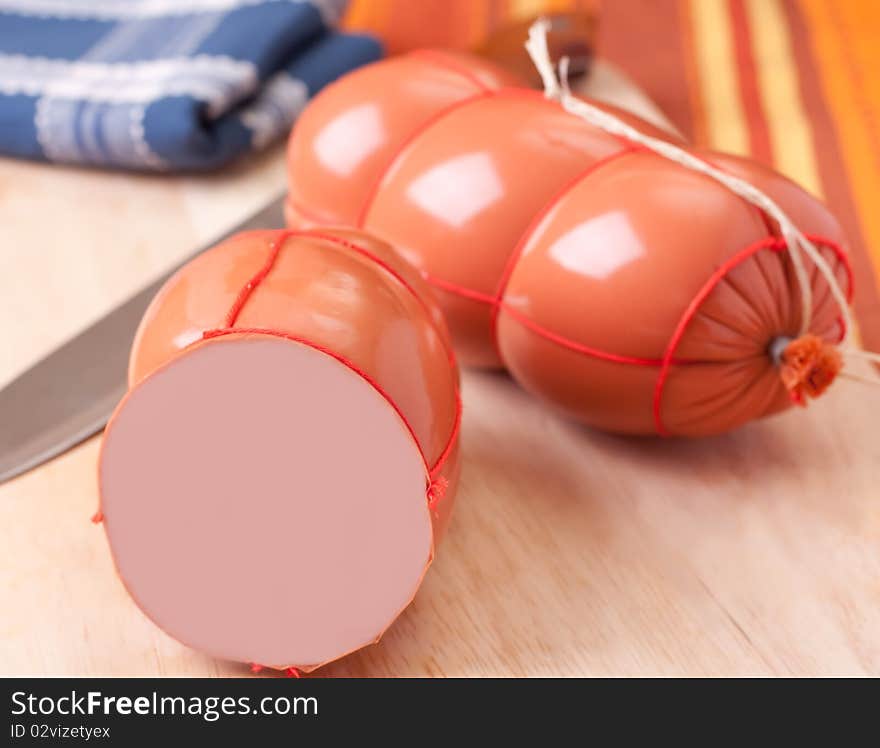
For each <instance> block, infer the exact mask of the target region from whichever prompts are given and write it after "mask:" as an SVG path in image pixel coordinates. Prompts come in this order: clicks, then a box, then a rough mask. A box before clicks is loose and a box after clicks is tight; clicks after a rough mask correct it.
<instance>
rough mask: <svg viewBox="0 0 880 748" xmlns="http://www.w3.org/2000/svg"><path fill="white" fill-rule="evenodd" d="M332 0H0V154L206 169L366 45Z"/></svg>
mask: <svg viewBox="0 0 880 748" xmlns="http://www.w3.org/2000/svg"><path fill="white" fill-rule="evenodd" d="M344 5H345V0H0V153H5V154H9V155H11V156H19V157H22V158H32V159H41V160H46V161H55V162H61V163H75V164H91V165H95V166H101V167H115V168H125V169H136V170H154V171H155V170H159V171H166V170H173V171H179V170H200V169H213V168H215V167H218V166H221V165H223V164H225V163H228V162H229V161H231V160H232V159H234V158H236V157H237V156H239V155H241V154H243V153H245V152H247V151H250V150H253V149H258V148H261V147H262V146H264V145H266V144H268V143H270V142H272V141H273V140H276V139H278V138H279V137H282V136H284V135H285V134H286V133H287V132H288V130H289V129H290V125H291V123H292V122H293V120H294V118H295V117H296V115H297V113H298V112H299V111H300V110H301V109H302V107H303V106H304V105H305V103H306V102H307V101H308V99H309V97H310V96H312V95H313V94H314V93H315V92H316V91H318V90H319V89H320V88H321V87H322V86H324V85H326V84H327V83H329V82H331V81H332V80H334V79H335V78H337V77H339V76H340V75H342V74H343V73H345V72H346V71H348V70H350V69H352V68H354V67H356V66H358V65H361V64H364V63H366V62H369V61H371V60H374V59H376V58H378V57H379V55H380V48H379V46H378V44H377V43H376V42H375V41H374V40H372V39H370V38H368V37H360V36H353V35H346V34H340V33H336V32H334V31H332V27H333V24H334V22H335V21H336V20H337V18H338V16H339V14H340V13H341V12H342V10H343V6H344Z"/></svg>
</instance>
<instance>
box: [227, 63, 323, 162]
mask: <svg viewBox="0 0 880 748" xmlns="http://www.w3.org/2000/svg"><path fill="white" fill-rule="evenodd" d="M308 98H309V89H308V87H307V86H306V84H305V83H303V82H302V81H301V80H298V79H297V78H294V77H293V76H291V75H289V74H288V73H285V72H281V73H276V74H275V75H273V76H272V77H271V78H270V79H269V80H268V81H267V82H266V85H265V86H264V87H263V89H262V90H261V91H260V93H259V94H258V95H257V97H256V98H255V99H254V101H253V103H251V104H249V105H248V106H247V108H246V109H244V111H242V112H241V114H240V115H239V118H240V119H241V122H242V124H243V125H244V126H245V127H247V128H248V129H249V130H250V131H251V133H252V134H251V143H253V145H254V147H255V148H262V147H263V146H264V145H266V144H268V143H270V142H271V141H272V140H274V139H275V138H276V137H277V136H278V135H281V134H282V133H284V132H285V131H286V130H287V129H288V128H289V127H290V122H291V121H292V120H293V119H294V118H295V117H296V115H298V114H299V113H300V112H301V111H302V109H303V107H304V106H305V105H306V102H307V101H308Z"/></svg>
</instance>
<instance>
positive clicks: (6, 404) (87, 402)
mask: <svg viewBox="0 0 880 748" xmlns="http://www.w3.org/2000/svg"><path fill="white" fill-rule="evenodd" d="M283 206H284V194H281V195H280V196H278V197H276V198H275V199H273V200H272V201H271V202H269V203H267V204H266V205H265V206H264V207H263V208H261V209H260V210H259V211H257V212H256V213H254V214H253V215H251V216H250V217H249V218H246V219H245V220H244V221H242V222H241V223H239V224H238V225H236V226H234V227H233V228H231V229H230V230H229V231H227V232H226V233H224V234H223V235H222V236H219V237H217V238H216V239H215V240H214V241H212V242H210V243H209V244H207V245H205V246H204V247H202V248H200V249H199V250H198V252H202V251H203V250H205V249H207V248H208V247H210V246H213V245H214V244H217V243H218V242H220V241H223V240H224V239H226V238H228V237H230V236H232V235H233V234H237V233H238V232H239V231H249V230H251V229H267V228H279V227H281V226H283V225H284V209H283ZM198 252H194V253H193V254H192V255H190V256H189V257H187V258H185V260H184V261H183V262H181V263H179V264H178V265H177V266H176V267H174V268H172V269H171V270H169V271H168V272H167V273H165V274H164V275H163V276H162V277H161V278H157V279H156V280H154V281H153V282H152V283H150V285H148V286H147V287H146V288H144V289H143V290H141V291H139V292H138V293H137V294H135V295H134V296H132V297H131V298H130V299H128V301H125V302H124V303H122V304H120V305H119V306H118V307H116V308H115V309H113V310H112V311H111V312H110V313H109V314H107V315H105V316H104V317H103V318H101V319H100V320H98V321H97V322H95V324H93V325H92V326H91V327H89V328H87V329H86V330H84V331H83V332H81V333H79V335H77V336H76V337H75V338H73V339H71V340H69V341H68V342H67V343H65V344H64V345H62V346H61V347H60V348H58V349H56V350H55V351H54V352H52V353H50V354H49V355H48V356H46V358H44V359H43V360H41V361H38V362H37V363H36V364H34V365H33V366H32V367H31V368H30V369H28V370H27V371H25V372H24V373H22V374H21V375H20V376H19V377H18V378H17V379H14V380H13V381H12V382H11V383H10V384H8V385H7V386H6V387H5V388H4V389H2V390H0V483H3V482H4V481H7V480H9V479H10V478H13V477H15V476H16V475H19V474H20V473H23V472H25V471H26V470H30V469H31V468H33V467H36V466H37V465H39V464H41V463H43V462H45V461H46V460H49V459H51V458H52V457H55V456H56V455H58V454H60V453H61V452H64V451H65V450H67V449H70V448H71V447H72V446H74V445H76V444H78V443H79V442H81V441H82V440H83V439H86V438H88V437H89V436H91V435H92V434H94V433H96V432H98V431H100V430H101V429H102V428H104V425H105V424H106V423H107V419H108V418H109V417H110V414H111V413H112V412H113V409H114V408H115V407H116V404H117V403H118V402H119V400H120V398H121V397H122V396H123V395H124V394H125V391H126V389H127V386H126V370H127V367H128V353H129V349H130V348H131V343H132V339H133V338H134V333H135V330H136V329H137V326H138V322H140V319H141V317H142V316H143V314H144V312H145V311H146V309H147V306H148V305H149V303H150V300H151V299H152V298H153V296H155V295H156V292H157V291H158V290H159V288H161V286H162V284H163V283H164V282H165V281H166V280H168V278H169V277H170V276H171V275H172V274H173V273H174V272H175V271H176V270H177V269H178V268H179V267H180V266H181V265H183V264H184V262H186V261H187V260H189V259H190V258H191V257H193V256H195V255H196V254H198Z"/></svg>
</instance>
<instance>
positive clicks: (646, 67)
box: [600, 0, 880, 350]
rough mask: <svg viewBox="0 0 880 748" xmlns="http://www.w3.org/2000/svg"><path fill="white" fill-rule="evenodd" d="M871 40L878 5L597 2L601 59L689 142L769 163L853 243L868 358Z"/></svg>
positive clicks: (875, 311) (877, 333) (873, 163)
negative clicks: (826, 211) (819, 204)
mask: <svg viewBox="0 0 880 748" xmlns="http://www.w3.org/2000/svg"><path fill="white" fill-rule="evenodd" d="M878 37H880V3H878V2H876V1H875V0H615V2H613V3H611V2H608V3H605V5H604V6H603V17H602V20H601V25H600V49H601V52H602V54H604V55H605V56H607V57H609V58H611V59H612V60H613V61H614V62H616V63H618V64H619V65H621V66H622V67H623V68H625V69H626V70H627V71H628V72H629V73H630V75H632V76H633V77H634V78H635V79H636V80H637V81H639V82H640V83H641V84H642V85H643V86H644V87H645V88H646V89H647V90H648V93H649V94H651V95H652V96H653V97H654V99H655V100H656V101H657V102H658V104H659V105H660V106H661V107H662V108H663V109H664V110H665V111H666V112H667V114H669V116H670V117H671V118H672V119H673V121H674V122H675V123H676V124H677V125H678V126H679V127H680V128H681V129H682V131H683V132H685V133H686V134H687V135H689V136H690V137H691V138H692V139H693V140H694V142H696V143H697V144H699V145H704V146H709V147H712V148H718V149H721V150H729V151H734V152H738V153H744V154H749V155H751V156H752V157H754V158H756V159H758V160H761V161H764V162H766V163H769V164H771V165H773V166H774V167H775V168H777V169H779V170H780V171H781V172H783V173H784V174H787V175H788V176H790V177H791V178H793V179H795V180H796V181H798V182H799V183H800V184H802V185H803V186H804V187H806V188H807V189H808V190H810V191H811V192H813V193H814V194H816V195H818V196H819V197H821V198H823V199H824V200H825V201H826V202H827V203H828V205H829V206H830V207H831V209H832V210H833V211H834V213H835V214H836V215H837V216H838V218H839V219H840V220H841V223H842V224H843V225H844V228H845V229H846V232H847V235H848V236H849V239H850V248H851V251H852V256H853V257H852V259H853V266H854V268H855V273H856V300H855V310H856V315H857V318H858V320H859V326H860V332H861V337H862V339H863V341H864V343H865V345H866V346H867V347H869V348H871V349H873V350H877V349H878V348H880V293H878V284H880V209H878V205H877V202H876V201H877V196H878V195H880V76H877V75H876V74H874V71H876V70H880V45H878V44H877V43H876V39H877V38H878ZM646 49H650V50H651V52H650V54H645V50H646ZM658 58H659V59H658ZM658 65H659V66H660V67H662V68H663V71H664V72H663V75H662V76H659V75H658V73H657V70H656V68H657V67H658Z"/></svg>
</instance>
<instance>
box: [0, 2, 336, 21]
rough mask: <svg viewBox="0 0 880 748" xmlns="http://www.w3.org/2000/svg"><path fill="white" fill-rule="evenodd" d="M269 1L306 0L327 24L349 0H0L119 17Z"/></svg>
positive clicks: (84, 16) (3, 8)
mask: <svg viewBox="0 0 880 748" xmlns="http://www.w3.org/2000/svg"><path fill="white" fill-rule="evenodd" d="M269 2H287V3H293V4H300V3H306V2H307V3H309V4H311V5H314V6H315V8H316V9H317V10H318V12H319V13H320V14H321V17H322V18H323V19H324V22H325V23H326V24H327V25H328V26H329V25H333V24H335V23H336V22H337V21H338V20H339V18H340V16H341V15H342V13H343V12H344V10H345V6H346V5H347V4H348V0H0V12H3V13H15V14H18V15H23V16H31V17H35V18H59V19H61V18H77V19H80V20H95V21H122V20H128V19H135V18H151V17H154V16H182V15H192V14H196V13H215V12H218V11H219V12H227V11H230V10H235V9H236V8H243V7H247V6H249V5H263V4H267V3H269Z"/></svg>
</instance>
